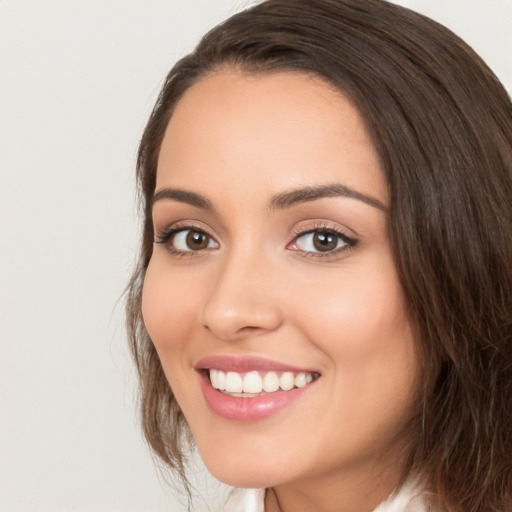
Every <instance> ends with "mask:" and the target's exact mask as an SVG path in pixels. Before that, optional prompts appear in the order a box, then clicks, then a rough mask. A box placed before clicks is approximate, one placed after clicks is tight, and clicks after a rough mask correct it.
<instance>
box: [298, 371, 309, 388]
mask: <svg viewBox="0 0 512 512" xmlns="http://www.w3.org/2000/svg"><path fill="white" fill-rule="evenodd" d="M307 383H308V381H307V377H306V374H305V373H299V374H297V376H296V377H295V385H296V386H297V387H298V388H303V387H304V386H305V385H306V384H307Z"/></svg>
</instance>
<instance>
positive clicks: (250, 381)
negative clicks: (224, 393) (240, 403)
mask: <svg viewBox="0 0 512 512" xmlns="http://www.w3.org/2000/svg"><path fill="white" fill-rule="evenodd" d="M262 389H263V382H262V380H261V377H260V374H259V373H258V372H256V371H254V372H248V373H246V374H245V377H244V383H243V390H244V393H261V390H262Z"/></svg>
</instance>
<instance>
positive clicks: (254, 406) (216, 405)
mask: <svg viewBox="0 0 512 512" xmlns="http://www.w3.org/2000/svg"><path fill="white" fill-rule="evenodd" d="M195 367H196V369H197V370H198V372H197V373H198V376H199V381H200V383H201V389H202V391H203V395H204V398H205V400H206V403H207V404H208V407H209V408H210V410H211V411H212V412H213V413H215V414H216V415H218V416H220V417H222V418H225V419H228V420H234V421H257V420H262V419H264V418H267V417H269V416H271V415H273V414H275V413H277V412H279V411H281V410H282V409H284V408H286V407H288V406H290V405H291V404H293V403H294V402H295V401H296V400H298V399H299V398H300V397H301V396H302V395H303V394H304V393H305V392H306V391H307V390H308V389H310V387H311V386H312V385H314V383H315V382H316V381H313V382H312V383H310V384H308V385H307V386H304V387H302V388H294V389H291V390H290V391H275V392H273V393H267V394H263V395H260V396H254V397H233V396H230V395H227V394H225V393H222V392H221V391H219V390H217V389H215V388H214V387H213V386H212V385H211V383H210V379H209V376H208V372H207V371H206V370H207V369H209V368H215V369H217V370H222V371H236V372H240V373H243V372H246V371H250V370H260V371H272V370H273V371H293V372H300V371H308V370H303V369H300V368H295V367H292V366H288V365H284V364H282V363H278V362H275V361H270V360H267V359H261V358H233V357H224V356H212V357H206V358H204V359H201V360H200V361H198V363H197V364H196V365H195Z"/></svg>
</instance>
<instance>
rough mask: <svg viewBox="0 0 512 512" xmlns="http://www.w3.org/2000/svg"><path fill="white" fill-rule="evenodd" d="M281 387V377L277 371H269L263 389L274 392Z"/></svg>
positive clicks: (264, 379) (264, 378)
mask: <svg viewBox="0 0 512 512" xmlns="http://www.w3.org/2000/svg"><path fill="white" fill-rule="evenodd" d="M278 389H279V377H278V376H277V373H276V372H267V373H266V374H265V377H263V391H266V392H267V393H272V392H273V391H277V390H278Z"/></svg>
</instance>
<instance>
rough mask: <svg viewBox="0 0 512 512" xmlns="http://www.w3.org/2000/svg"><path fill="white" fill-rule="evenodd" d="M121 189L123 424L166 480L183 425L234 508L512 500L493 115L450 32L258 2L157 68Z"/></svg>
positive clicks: (497, 93)
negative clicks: (135, 215)
mask: <svg viewBox="0 0 512 512" xmlns="http://www.w3.org/2000/svg"><path fill="white" fill-rule="evenodd" d="M138 180H139V186H140V191H141V196H142V204H143V208H144V216H145V221H144V232H143V241H142V248H141V255H140V261H139V265H138V267H137V269H136V271H135V273H134V276H133V278H132V281H131V285H130V289H129V292H130V293H129V298H128V305H127V311H128V327H129V332H130V335H131V341H132V349H133V352H134V355H135V360H136V363H137V366H138V370H139V375H140V379H141V399H142V402H141V404H142V420H143V428H144V432H145V434H146V437H147V439H148V441H149V443H150V445H151V447H152V448H153V450H154V451H155V452H156V454H157V455H158V456H159V457H160V458H161V459H162V460H163V461H164V462H165V463H166V464H167V465H168V466H169V467H170V468H172V469H174V470H176V471H177V472H178V473H179V474H181V476H182V477H183V479H184V481H185V482H186V477H185V472H184V471H185V462H184V461H185V458H186V454H185V453H184V442H185V439H187V438H188V439H189V440H191V438H190V435H189V434H191V437H192V438H193V441H194V442H195V443H196V444H197V447H198V449H199V452H200V454H201V456H202V458H203V460H204V462H205V464H206V466H207V467H208V469H209V470H210V471H211V472H212V473H213V474H214V475H215V476H216V477H217V478H219V479H220V480H222V481H224V482H226V483H228V484H230V485H233V486H235V487H239V488H250V489H261V490H260V491H249V490H246V491H243V490H242V491H240V490H239V491H236V492H235V494H234V496H233V497H232V499H231V502H230V504H228V505H227V507H228V508H229V507H231V509H230V510H240V511H242V510H260V511H262V510H265V512H275V511H294V512H299V511H312V510H315V511H354V510H357V511H371V510H378V511H379V512H381V511H385V510H414V511H419V510H435V511H460V512H462V511H464V512H470V511H471V512H477V511H478V512H482V511H484V510H485V511H505V510H510V509H511V506H512V502H511V498H512V464H511V455H512V450H511V448H512V421H511V411H512V403H511V401H512V398H511V397H512V393H511V391H512V390H511V387H512V386H511V384H512V373H511V371H512V370H511V369H512V332H511V329H512V327H511V316H512V315H511V311H512V300H511V296H512V256H511V255H512V239H511V237H512V207H511V201H510V198H511V197H512V106H511V103H510V99H509V98H508V96H507V94H506V92H505V90H504V89H503V87H502V86H501V85H500V83H499V82H498V80H497V79H496V77H495V76H494V75H493V74H492V72H491V71H490V70H489V69H488V68H487V67H486V65H485V64H484V63H483V62H482V61H481V60H480V59H479V57H478V56H476V55H475V54H474V52H473V51H472V50H471V49H470V48H468V47H467V46H466V45H465V44H464V43H463V42H462V41H461V40H460V39H458V38H457V37H456V36H454V35H453V34H452V33H451V32H449V31H448V30H447V29H445V28H443V27H441V26H439V25H438V24H436V23H434V22H433V21H431V20H428V19H426V18H424V17H422V16H420V15H418V14H415V13H413V12H411V11H409V10H406V9H403V8H400V7H398V6H396V5H393V4H390V3H387V2H384V1H381V0H363V1H361V0H313V1H312V0H269V1H267V2H263V3H261V4H259V5H257V6H255V7H253V8H251V9H248V10H247V11H245V12H242V13H240V14H237V15H235V16H233V17H232V18H230V19H228V20H227V21H226V22H224V23H223V24H222V25H220V26H218V27H216V28H215V29H213V30H212V31H211V32H210V33H208V34H207V35H206V36H205V37H204V38H203V40H202V41H201V43H200V44H199V46H198V47H197V48H196V50H195V51H194V52H193V53H192V54H190V55H188V56H187V57H185V58H184V59H182V60H181V61H180V62H178V63H177V65H176V66H175V67H174V68H173V70H171V72H170V74H169V76H168V77H167V80H166V82H165V84H164V86H163V89H162V92H161V94H160V97H159V99H158V101H157V104H156V106H155V108H154V111H153V113H152V115H151V118H150V120H149V122H148V125H147V127H146V130H145V133H144V135H143V138H142V141H141V145H140V150H139V159H138ZM252 499H254V503H253V504H252V505H251V504H250V502H251V500H252ZM244 507H245V508H244ZM251 507H254V508H251ZM376 507H377V508H376ZM228 508H227V509H226V510H228Z"/></svg>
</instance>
